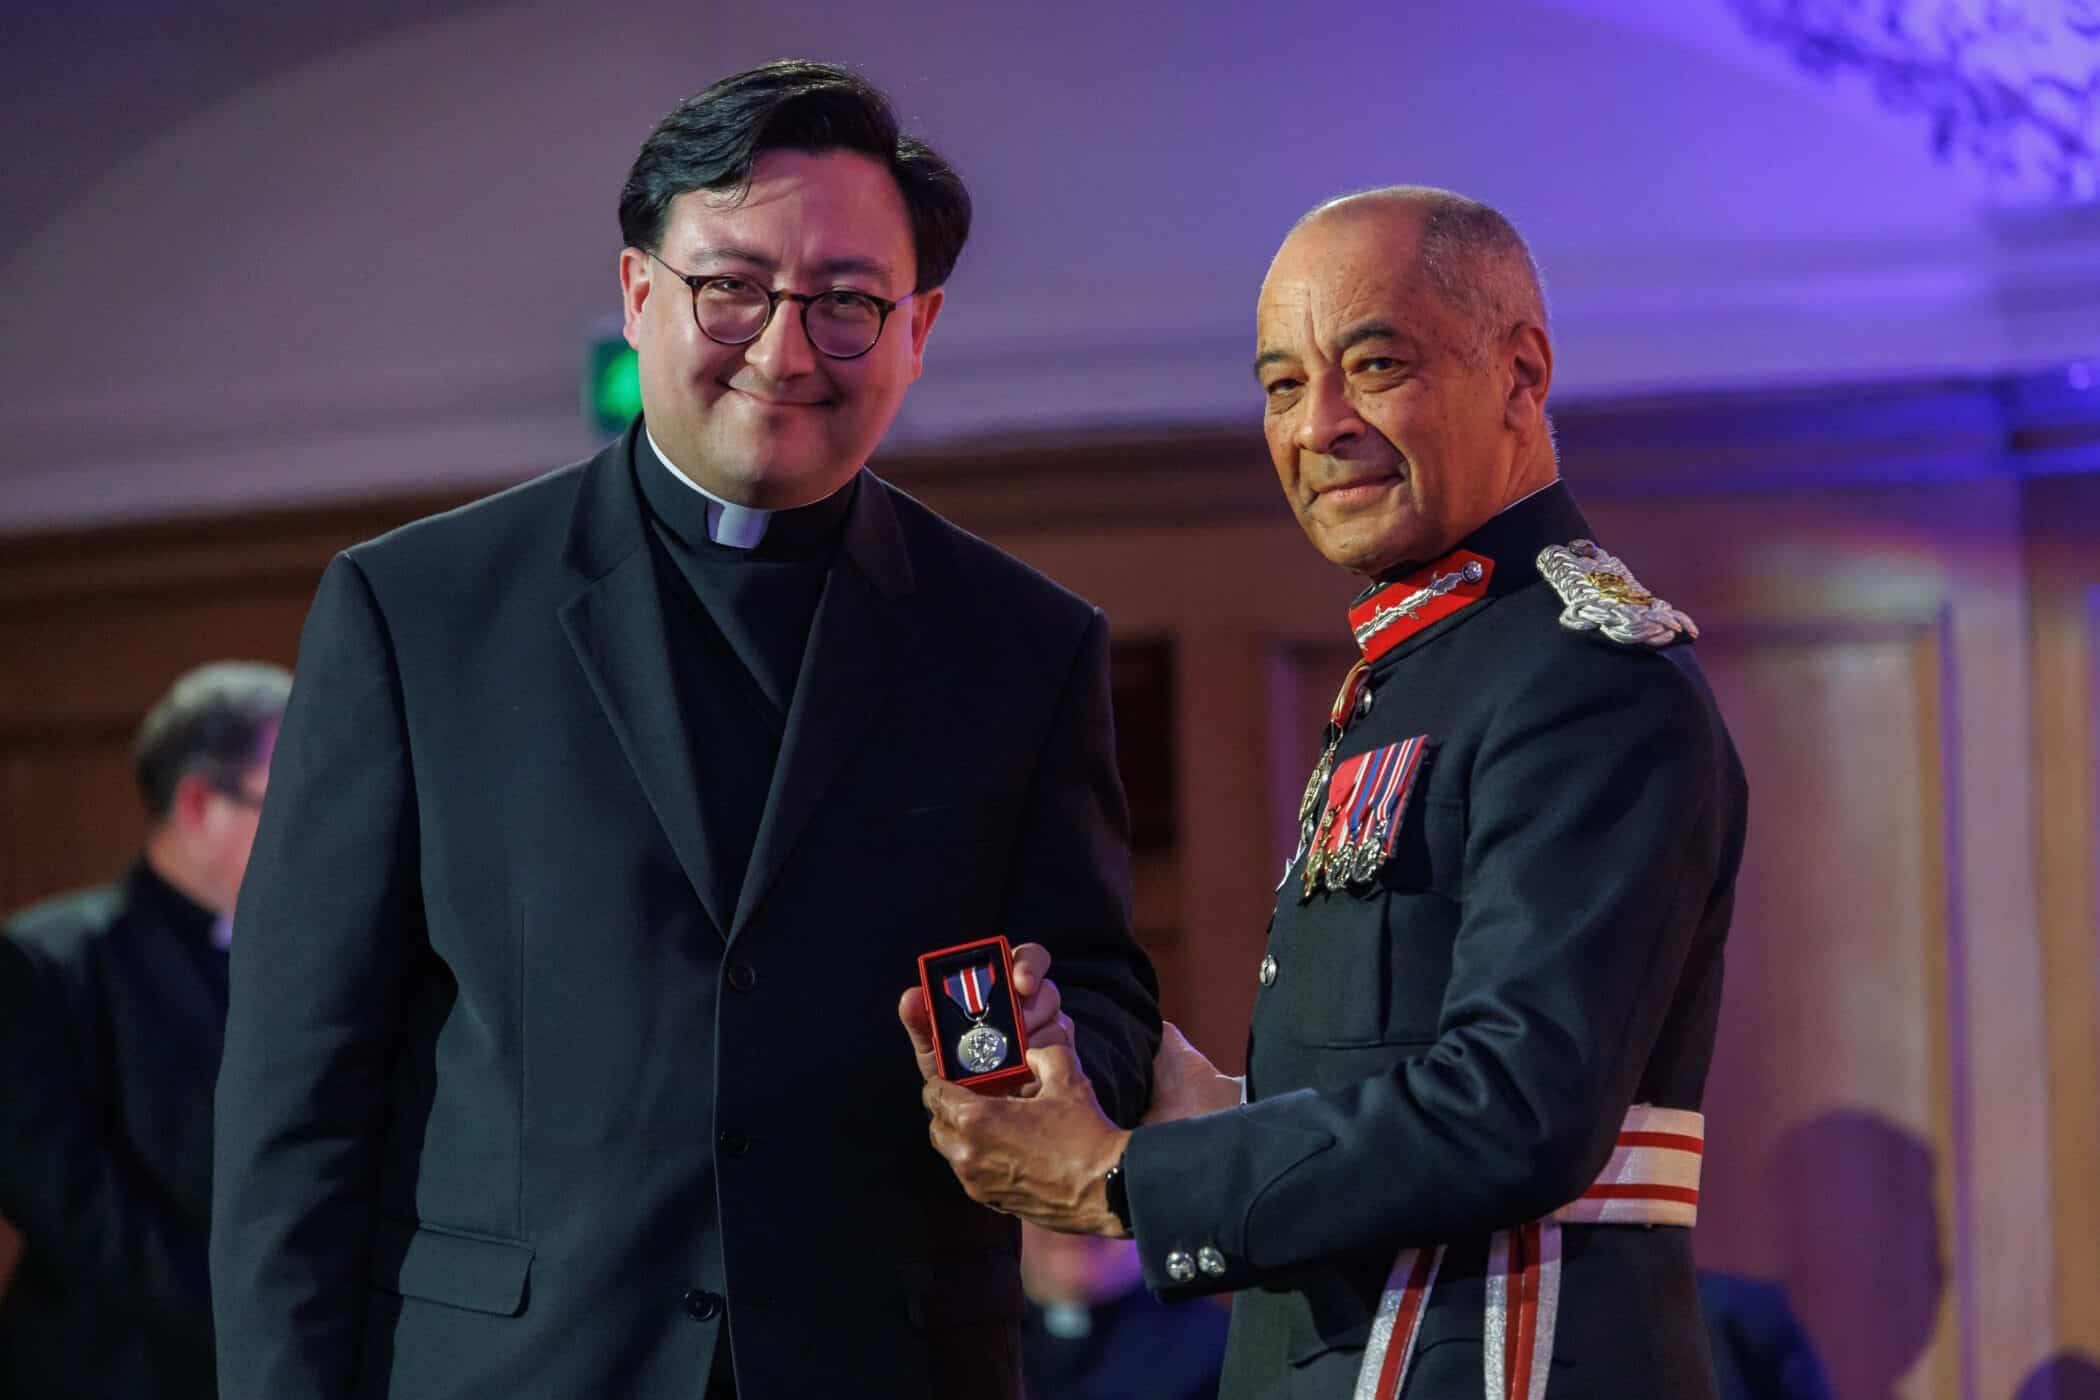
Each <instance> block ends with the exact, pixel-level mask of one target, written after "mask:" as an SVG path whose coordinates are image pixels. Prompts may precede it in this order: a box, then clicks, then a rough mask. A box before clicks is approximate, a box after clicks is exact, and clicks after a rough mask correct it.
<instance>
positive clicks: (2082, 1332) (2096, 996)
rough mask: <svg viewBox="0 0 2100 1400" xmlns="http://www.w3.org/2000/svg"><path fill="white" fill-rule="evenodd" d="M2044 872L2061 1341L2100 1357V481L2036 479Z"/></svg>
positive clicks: (2039, 828)
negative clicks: (2060, 1245) (2096, 1244)
mask: <svg viewBox="0 0 2100 1400" xmlns="http://www.w3.org/2000/svg"><path fill="white" fill-rule="evenodd" d="M2027 528H2028V538H2029V547H2030V551H2031V554H2030V559H2031V566H2032V570H2033V590H2034V624H2033V626H2034V650H2035V687H2034V697H2035V711H2034V713H2035V802H2036V823H2035V824H2036V832H2037V837H2038V842H2037V847H2036V878H2037V888H2038V890H2039V898H2040V906H2041V926H2042V941H2043V952H2044V958H2045V968H2046V976H2045V978H2044V1014H2045V1017H2046V1022H2047V1026H2048V1046H2049V1049H2048V1075H2049V1079H2050V1083H2051V1090H2052V1092H2051V1094H2050V1107H2051V1115H2052V1116H2051V1121H2050V1132H2049V1165H2050V1181H2051V1185H2052V1196H2053V1199H2054V1200H2055V1201H2056V1203H2057V1212H2058V1214H2057V1222H2056V1224H2057V1232H2058V1236H2059V1238H2061V1239H2063V1240H2064V1241H2066V1242H2067V1243H2068V1244H2069V1246H2070V1247H2067V1248H2064V1249H2061V1250H2059V1251H2057V1254H2056V1261H2055V1270H2054V1275H2053V1279H2052V1283H2053V1292H2054V1296H2055V1299H2056V1323H2057V1330H2058V1333H2059V1337H2060V1343H2061V1345H2063V1346H2066V1347H2077V1348H2080V1349H2082V1350H2083V1351H2085V1352H2086V1353H2087V1354H2088V1355H2091V1356H2095V1357H2100V1250H2096V1249H2094V1248H2093V1247H2092V1242H2093V1241H2100V873H2096V872H2100V476H2092V477H2059V478H2054V479H2050V480H2045V481H2038V482H2036V483H2035V484H2034V487H2033V489H2032V491H2031V492H2030V494H2029V499H2028V511H2027Z"/></svg>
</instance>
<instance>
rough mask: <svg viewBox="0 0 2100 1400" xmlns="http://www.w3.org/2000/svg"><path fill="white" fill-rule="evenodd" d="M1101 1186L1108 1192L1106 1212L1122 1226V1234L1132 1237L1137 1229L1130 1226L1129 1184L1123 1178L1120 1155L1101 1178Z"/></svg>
mask: <svg viewBox="0 0 2100 1400" xmlns="http://www.w3.org/2000/svg"><path fill="white" fill-rule="evenodd" d="M1101 1187H1102V1189H1103V1190H1104V1191H1106V1192H1107V1193H1108V1213H1109V1214H1110V1215H1113V1216H1114V1217H1115V1218H1116V1223H1117V1224H1118V1225H1121V1226H1122V1227H1123V1233H1124V1234H1126V1235H1130V1236H1133V1237H1134V1236H1135V1235H1136V1234H1137V1231H1136V1230H1133V1229H1132V1228H1131V1227H1130V1186H1129V1183H1127V1182H1125V1181H1124V1180H1123V1159H1122V1158H1121V1157H1118V1158H1116V1164H1115V1165H1114V1166H1112V1167H1110V1168H1109V1169H1108V1175H1106V1176H1104V1177H1102V1178H1101Z"/></svg>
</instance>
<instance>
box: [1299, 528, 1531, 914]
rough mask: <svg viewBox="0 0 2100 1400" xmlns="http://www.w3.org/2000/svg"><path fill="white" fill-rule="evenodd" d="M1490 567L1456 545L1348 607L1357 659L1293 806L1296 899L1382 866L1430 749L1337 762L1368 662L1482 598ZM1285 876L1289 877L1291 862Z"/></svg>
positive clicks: (1388, 748) (1412, 746)
mask: <svg viewBox="0 0 2100 1400" xmlns="http://www.w3.org/2000/svg"><path fill="white" fill-rule="evenodd" d="M1494 573H1495V561H1494V560H1492V559H1490V558H1488V557H1487V556H1486V555H1484V554H1475V553H1473V552H1472V551H1470V550H1464V549H1461V550H1455V551H1453V552H1452V553H1450V554H1447V555H1445V556H1444V557H1443V558H1441V559H1439V560H1437V561H1436V562H1435V563H1433V564H1430V565H1429V566H1428V567H1426V568H1422V569H1417V570H1416V571H1415V572H1413V573H1411V574H1409V575H1407V576H1406V577H1404V578H1401V579H1397V580H1395V581H1393V582H1392V583H1388V584H1385V585H1384V586H1382V587H1380V588H1377V589H1375V590H1373V591H1372V592H1371V593H1370V594H1368V595H1366V596H1365V597H1364V598H1363V599H1362V600H1361V601H1360V602H1358V603H1357V604H1356V606H1354V607H1352V608H1350V609H1349V630H1350V633H1351V635H1353V636H1354V637H1355V639H1356V645H1357V648H1358V649H1359V650H1360V651H1362V652H1363V658H1362V659H1361V660H1360V661H1358V662H1357V663H1356V664H1355V665H1354V666H1351V667H1350V668H1349V674H1348V675H1346V676H1344V677H1343V678H1342V688H1341V692H1340V693H1339V694H1337V695H1336V696H1335V697H1334V707H1333V708H1332V709H1331V710H1329V711H1328V713H1327V732H1326V734H1325V735H1324V736H1323V737H1324V739H1325V743H1324V744H1323V745H1322V749H1321V753H1320V761H1319V762H1318V763H1316V764H1314V765H1313V771H1312V777H1311V778H1310V779H1309V780H1308V781H1307V782H1306V784H1305V796H1304V797H1303V798H1302V799H1301V800H1300V801H1299V803H1298V850H1297V852H1296V854H1294V855H1293V856H1292V857H1291V863H1292V864H1293V865H1297V866H1299V876H1300V884H1301V886H1302V889H1303V894H1302V896H1301V898H1302V899H1311V898H1312V897H1313V895H1314V894H1315V893H1317V892H1318V891H1320V890H1322V889H1327V890H1339V889H1342V888H1343V887H1344V886H1347V885H1358V884H1363V883H1365V882H1367V881H1369V880H1370V879H1371V878H1372V877H1373V876H1375V875H1376V874H1377V873H1378V871H1379V870H1380V868H1382V867H1383V866H1384V865H1385V862H1386V860H1387V859H1388V858H1389V857H1390V856H1391V855H1392V853H1393V843H1394V839H1395V838H1396V837H1397V836H1398V835H1399V830H1400V820H1401V818H1402V816H1404V815H1405V813H1406V811H1407V799H1408V797H1409V795H1410V794H1411V793H1412V792H1413V790H1414V782H1415V775H1416V774H1417V773H1418V772H1419V771H1420V770H1421V767H1422V756H1423V753H1424V751H1425V750H1426V749H1427V747H1428V742H1429V736H1428V735H1426V734H1424V735H1418V736H1416V737H1415V738H1412V739H1409V740H1407V741H1406V742H1405V743H1398V744H1387V745H1385V746H1384V747H1382V748H1377V749H1373V750H1371V751H1370V752H1368V753H1361V754H1358V755H1356V756H1355V757H1354V758H1350V759H1347V760H1343V761H1341V762H1337V761H1336V756H1337V754H1338V752H1339V751H1340V749H1341V747H1342V736H1343V735H1344V734H1345V733H1347V732H1348V728H1349V722H1350V721H1351V720H1353V719H1355V718H1356V717H1357V716H1358V715H1360V714H1362V713H1363V712H1364V711H1365V710H1366V709H1368V708H1369V701H1370V696H1369V691H1370V685H1371V667H1372V665H1373V664H1374V663H1376V662H1377V661H1378V660H1379V659H1380V658H1381V657H1383V656H1385V655H1386V654H1387V653H1389V652H1391V651H1392V650H1393V649H1394V648H1395V647H1397V646H1399V645H1400V644H1401V643H1402V642H1404V641H1406V640H1407V639H1408V638H1410V637H1412V636H1414V635H1415V634H1417V633H1419V632H1422V631H1424V630H1426V629H1427V628H1429V627H1431V626H1433V625H1435V624H1436V623H1439V622H1442V621H1443V620H1444V619H1445V618H1447V617H1450V616H1451V615H1453V614H1454V613H1457V612H1461V611H1463V610H1464V609H1466V608H1468V607H1470V606H1472V605H1473V604H1474V603H1477V602H1479V601H1480V600H1481V599H1482V598H1484V597H1486V596H1487V588H1488V580H1489V579H1491V578H1492V577H1494ZM1284 878H1285V879H1286V880H1288V879H1289V878H1290V874H1289V867H1286V868H1285V874H1284Z"/></svg>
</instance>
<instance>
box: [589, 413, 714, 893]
mask: <svg viewBox="0 0 2100 1400" xmlns="http://www.w3.org/2000/svg"><path fill="white" fill-rule="evenodd" d="M638 431H639V420H637V423H636V426H635V427H634V428H630V429H629V430H628V433H627V436H626V437H625V438H624V439H622V440H621V442H619V443H616V444H614V446H612V447H610V448H608V449H606V451H604V452H602V453H600V454H599V455H598V456H597V458H595V459H594V460H593V461H592V462H590V463H589V464H588V465H587V466H586V467H585V468H584V471H583V475H582V478H581V482H580V484H579V487H578V495H577V505H576V514H575V518H574V520H573V522H572V524H571V529H570V536H569V542H568V546H567V552H568V556H569V561H570V563H571V565H572V567H574V568H576V569H577V570H578V571H579V572H581V573H582V574H583V575H584V576H585V577H586V578H588V579H590V580H592V581H591V582H589V583H588V584H586V586H585V587H584V588H583V590H582V591H581V592H579V593H577V594H576V595H575V596H573V597H571V598H570V599H569V600H568V601H567V602H566V603H564V604H562V606H561V609H560V617H561V625H562V630H563V631H564V632H566V633H567V634H568V638H569V645H570V647H571V648H573V649H574V650H575V652H576V659H577V661H578V662H579V663H580V664H581V665H582V667H583V672H584V675H585V676H586V677H588V678H589V680H590V684H591V691H592V693H593V694H594V695H596V697H597V700H598V705H599V707H600V708H601V709H603V710H604V712H605V717H606V720H607V721H608V722H609V723H610V724H611V725H612V730H613V733H614V734H615V735H616V736H617V737H618V738H619V741H620V749H621V751H622V752H623V753H624V754H625V755H626V756H627V762H628V765H629V766H630V767H632V768H633V769H634V775H635V777H636V779H637V780H639V781H640V783H641V785H642V791H643V792H644V793H646V794H647V795H648V798H649V805H650V807H651V809H653V810H654V811H655V813H656V820H657V822H658V823H659V824H660V825H661V826H662V827H663V831H664V835H665V836H666V837H667V838H669V840H670V843H671V849H672V850H673V851H674V852H676V853H677V856H678V864H679V867H680V868H681V869H683V870H684V871H685V877H686V879H687V880H688V881H690V882H691V884H692V886H693V893H694V894H695V895H697V896H699V899H700V903H701V906H702V907H703V908H705V909H706V911H707V916H708V918H709V919H711V920H713V921H714V925H715V927H716V928H717V929H720V930H722V931H723V933H724V934H725V935H726V934H727V932H728V930H729V927H730V922H729V916H730V913H731V911H730V910H729V909H728V908H727V907H725V905H726V901H725V900H724V899H723V897H722V893H721V889H720V886H719V883H718V881H717V878H716V871H715V868H714V860H713V856H712V849H711V847H710V845H709V843H708V833H707V827H706V823H705V821H704V820H703V818H702V815H701V811H702V809H701V803H700V787H699V783H700V768H699V764H698V761H697V754H696V752H695V750H694V746H693V743H692V735H691V733H690V732H689V730H688V728H687V726H686V722H685V716H684V714H683V712H682V709H681V707H680V704H679V698H678V686H677V680H676V677H675V676H674V675H673V673H672V670H671V655H670V634H669V632H668V630H667V628H666V625H665V619H664V603H663V596H662V593H661V592H660V591H659V589H658V587H657V577H656V567H655V564H654V561H653V560H652V558H651V555H650V551H649V549H648V547H647V540H646V539H645V537H644V535H643V531H644V529H645V528H646V527H645V526H644V524H643V521H642V517H641V506H640V503H639V502H638V501H637V500H636V499H635V486H634V481H633V477H632V475H631V473H630V470H629V467H628V463H629V460H630V456H629V454H631V453H632V451H633V444H634V438H635V435H636V433H637V432H638Z"/></svg>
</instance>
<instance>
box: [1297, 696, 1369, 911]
mask: <svg viewBox="0 0 2100 1400" xmlns="http://www.w3.org/2000/svg"><path fill="white" fill-rule="evenodd" d="M1370 681H1371V663H1370V662H1368V661H1358V662H1357V663H1356V664H1355V665H1354V666H1351V667H1350V668H1349V674H1348V675H1346V676H1344V677H1342V689H1341V692H1340V693H1339V694H1337V695H1336V696H1335V697H1334V705H1333V707H1332V708H1331V709H1329V710H1328V712H1327V732H1326V733H1325V734H1323V735H1321V736H1320V737H1321V749H1320V761H1319V762H1318V763H1315V764H1314V765H1313V771H1312V777H1311V778H1309V779H1307V780H1306V784H1305V796H1304V797H1302V798H1300V799H1299V802H1298V850H1297V854H1295V855H1293V856H1292V857H1291V864H1292V865H1296V864H1298V863H1299V862H1300V861H1303V862H1305V868H1304V871H1303V879H1304V885H1305V893H1306V896H1307V898H1310V897H1311V895H1312V892H1313V887H1314V884H1315V882H1316V880H1317V878H1318V875H1317V872H1316V870H1315V868H1314V865H1313V861H1314V858H1315V856H1316V854H1317V852H1318V850H1319V848H1320V846H1321V844H1322V841H1323V840H1324V838H1325V837H1326V835H1327V833H1326V831H1325V830H1323V829H1322V827H1323V823H1324V822H1325V821H1326V820H1327V816H1326V814H1325V813H1324V812H1323V810H1322V803H1321V799H1322V798H1323V797H1325V796H1326V795H1327V785H1328V782H1329V780H1330V779H1332V778H1333V777H1334V755H1335V751H1336V750H1337V749H1339V748H1341V746H1342V732H1343V731H1344V730H1346V729H1347V728H1348V727H1349V720H1350V718H1351V716H1352V715H1353V714H1354V712H1355V710H1356V703H1357V697H1358V696H1360V695H1362V694H1363V693H1364V689H1365V687H1366V686H1368V685H1369V684H1370ZM1284 878H1285V879H1286V880H1288V879H1289V878H1290V866H1285V867H1284Z"/></svg>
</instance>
